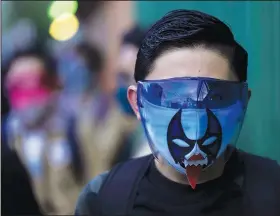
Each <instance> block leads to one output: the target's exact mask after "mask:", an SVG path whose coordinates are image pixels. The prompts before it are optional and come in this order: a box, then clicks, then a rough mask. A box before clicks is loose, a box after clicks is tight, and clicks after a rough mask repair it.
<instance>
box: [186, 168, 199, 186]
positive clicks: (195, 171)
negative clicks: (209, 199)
mask: <svg viewBox="0 0 280 216" xmlns="http://www.w3.org/2000/svg"><path fill="white" fill-rule="evenodd" d="M201 170H202V166H200V165H198V166H195V165H192V166H187V167H186V174H187V177H188V180H189V183H190V185H191V187H192V189H195V187H196V184H197V181H198V178H199V176H200V173H201Z"/></svg>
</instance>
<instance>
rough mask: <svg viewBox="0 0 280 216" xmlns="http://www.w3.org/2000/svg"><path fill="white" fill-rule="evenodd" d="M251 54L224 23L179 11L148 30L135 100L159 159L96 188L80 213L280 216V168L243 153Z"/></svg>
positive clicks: (135, 164) (87, 193)
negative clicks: (241, 138)
mask: <svg viewBox="0 0 280 216" xmlns="http://www.w3.org/2000/svg"><path fill="white" fill-rule="evenodd" d="M247 61H248V56H247V52H246V51H245V50H244V49H243V48H242V47H241V46H240V45H239V44H238V43H237V42H236V41H235V39H234V36H233V34H232V32H231V30H230V29H229V27H228V26H226V25H225V24H224V23H223V22H221V21H220V20H218V19H217V18H215V17H212V16H210V15H207V14H204V13H201V12H198V11H190V10H176V11H172V12H170V13H168V14H167V15H165V16H164V17H163V18H161V19H160V20H159V21H158V22H156V24H155V25H153V26H152V27H151V29H150V30H149V31H148V32H147V34H146V36H145V38H144V40H143V42H142V45H141V48H140V50H139V52H138V56H137V60H136V66H135V74H134V77H135V80H136V81H137V86H131V87H130V88H129V90H128V99H129V101H130V104H131V106H132V108H133V110H134V112H135V113H136V115H137V117H138V119H141V121H142V124H143V126H144V128H145V132H146V136H147V139H148V141H149V144H150V147H151V150H152V151H153V154H154V156H155V158H156V160H153V157H152V156H147V157H144V158H139V159H134V160H131V161H128V162H126V163H124V164H120V165H118V166H116V167H115V168H114V169H112V170H111V171H110V172H108V173H104V174H102V175H100V176H99V177H97V178H95V179H94V180H93V181H91V182H90V183H89V184H88V186H86V188H85V189H84V191H83V192H82V194H81V195H80V198H79V201H78V205H77V208H76V214H77V215H83V214H89V215H110V216H111V215H133V216H136V215H139V216H146V215H151V216H152V215H169V216H171V215H174V216H175V215H176V216H178V215H192V216H198V215H199V216H200V215H211V216H218V215H219V216H237V215H244V216H245V215H254V216H263V215H270V216H272V215H273V216H277V215H280V205H279V200H278V199H279V196H280V187H279V182H280V167H279V165H278V164H277V163H276V162H275V161H272V160H270V159H266V158H262V157H258V156H254V155H251V154H248V153H245V152H242V151H240V150H237V149H236V148H235V147H234V146H235V144H236V139H237V137H238V135H239V132H240V129H241V125H242V122H243V119H244V116H245V112H246V109H247V103H248V101H249V98H250V90H249V89H248V86H247V83H246V80H247Z"/></svg>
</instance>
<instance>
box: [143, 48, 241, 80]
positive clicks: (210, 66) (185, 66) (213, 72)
mask: <svg viewBox="0 0 280 216" xmlns="http://www.w3.org/2000/svg"><path fill="white" fill-rule="evenodd" d="M173 77H209V78H216V79H222V80H237V78H236V76H235V74H234V73H233V72H232V71H231V69H230V65H229V61H228V59H227V58H226V57H224V56H222V55H221V54H220V53H218V52H216V51H214V50H211V49H207V48H203V47H197V48H180V49H179V48H177V49H173V50H170V51H167V52H165V53H163V54H162V55H161V56H159V57H158V58H157V59H156V60H155V62H154V66H153V68H152V70H151V73H150V74H149V75H148V77H147V79H148V80H154V79H168V78H173Z"/></svg>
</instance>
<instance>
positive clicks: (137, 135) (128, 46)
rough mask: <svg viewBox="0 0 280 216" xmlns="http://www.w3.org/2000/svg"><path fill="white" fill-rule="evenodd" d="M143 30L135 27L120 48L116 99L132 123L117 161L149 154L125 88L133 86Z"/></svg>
mask: <svg viewBox="0 0 280 216" xmlns="http://www.w3.org/2000/svg"><path fill="white" fill-rule="evenodd" d="M144 35H145V30H144V29H142V28H140V27H139V26H138V25H135V26H134V27H133V28H131V29H130V30H129V31H128V32H126V33H125V34H124V36H123V40H122V45H121V47H120V55H119V61H118V73H117V87H118V88H117V92H116V98H117V101H118V103H119V105H120V107H121V110H122V113H123V115H124V117H125V118H126V119H127V121H128V122H131V123H132V128H131V130H129V131H128V133H127V135H126V137H125V139H124V140H125V144H124V146H123V149H121V150H120V152H121V155H120V159H119V160H127V159H128V158H129V157H140V156H143V155H146V154H149V153H150V149H149V146H148V143H147V142H146V139H145V137H144V136H143V135H144V134H143V130H142V127H141V125H140V124H138V122H137V119H136V116H135V114H134V112H133V110H132V108H131V106H130V104H129V101H128V99H127V88H128V86H130V85H131V84H134V83H135V81H134V79H133V74H134V68H135V62H136V58H137V53H138V50H139V47H140V45H141V42H142V39H143V38H144Z"/></svg>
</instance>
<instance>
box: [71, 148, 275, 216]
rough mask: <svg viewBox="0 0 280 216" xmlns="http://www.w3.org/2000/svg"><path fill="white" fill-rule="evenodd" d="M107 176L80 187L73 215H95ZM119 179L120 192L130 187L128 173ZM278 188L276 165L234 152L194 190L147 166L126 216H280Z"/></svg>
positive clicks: (269, 161) (151, 166)
mask: <svg viewBox="0 0 280 216" xmlns="http://www.w3.org/2000/svg"><path fill="white" fill-rule="evenodd" d="M136 160H137V159H136ZM131 168H133V167H131ZM107 176H108V172H106V173H104V174H101V175H100V176H97V177H96V178H95V179H93V180H92V181H91V182H90V183H89V184H88V185H87V186H86V187H85V188H84V190H83V192H82V193H81V195H80V197H79V199H78V203H77V207H76V211H75V214H76V215H96V214H92V213H91V212H95V211H94V209H98V208H99V207H100V206H101V203H102V202H106V200H104V199H100V196H98V195H99V194H98V193H99V189H100V187H101V186H102V184H103V183H104V181H105V179H106V178H107ZM123 179H127V181H128V182H124V183H121V182H119V183H120V186H119V187H126V186H127V185H126V184H130V183H129V170H127V176H126V177H125V178H123ZM279 183H280V166H279V165H277V163H276V162H275V161H272V160H270V159H267V158H262V157H259V156H255V155H251V154H247V153H242V154H241V153H240V152H239V151H234V152H233V154H232V155H231V157H230V159H229V161H228V162H227V163H226V165H225V168H224V172H223V174H222V176H220V177H219V178H217V179H215V180H212V181H209V182H206V183H203V184H199V185H197V186H196V189H195V190H193V189H192V188H191V187H190V186H188V185H182V184H179V183H175V182H173V181H170V180H169V179H167V178H166V177H164V176H163V175H162V174H161V173H160V172H159V171H158V170H157V168H156V167H155V163H154V162H152V163H150V166H149V168H148V170H147V171H146V173H145V175H144V176H143V178H142V179H141V181H140V183H139V184H138V186H137V190H136V191H137V192H136V196H135V200H134V202H133V209H132V211H131V214H130V215H129V216H167V215H168V216H189V215H190V216H280V203H279V197H280V184H279ZM111 189H112V190H114V189H113V188H111ZM112 193H114V191H112ZM103 195H104V194H103ZM109 195H110V196H114V197H116V198H117V197H120V196H122V194H111V193H110V194H109ZM107 196H108V195H107ZM111 212H114V210H113V209H112V211H111Z"/></svg>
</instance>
